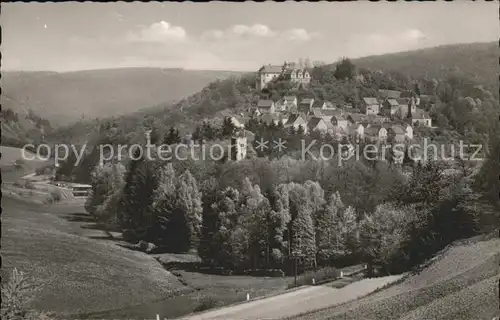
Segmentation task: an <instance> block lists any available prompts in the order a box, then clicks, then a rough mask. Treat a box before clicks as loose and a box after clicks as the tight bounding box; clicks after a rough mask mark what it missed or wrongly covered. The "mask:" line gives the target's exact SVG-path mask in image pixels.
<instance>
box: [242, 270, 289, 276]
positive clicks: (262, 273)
mask: <svg viewBox="0 0 500 320" xmlns="http://www.w3.org/2000/svg"><path fill="white" fill-rule="evenodd" d="M244 273H245V274H246V275H249V276H253V277H284V276H285V273H284V272H283V270H281V269H248V270H245V272H244Z"/></svg>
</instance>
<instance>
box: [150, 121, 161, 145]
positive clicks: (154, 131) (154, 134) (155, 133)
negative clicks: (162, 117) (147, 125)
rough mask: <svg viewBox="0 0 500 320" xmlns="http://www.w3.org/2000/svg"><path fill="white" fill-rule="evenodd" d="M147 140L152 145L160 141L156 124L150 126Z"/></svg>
mask: <svg viewBox="0 0 500 320" xmlns="http://www.w3.org/2000/svg"><path fill="white" fill-rule="evenodd" d="M149 141H150V142H151V144H152V145H156V144H157V143H158V142H159V141H160V133H159V132H158V129H157V128H156V126H152V128H151V131H150V133H149Z"/></svg>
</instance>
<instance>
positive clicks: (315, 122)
mask: <svg viewBox="0 0 500 320" xmlns="http://www.w3.org/2000/svg"><path fill="white" fill-rule="evenodd" d="M307 129H308V132H314V131H317V132H320V133H325V132H327V131H328V125H327V124H326V122H325V121H324V120H323V118H318V117H312V118H311V119H310V120H309V121H308V122H307Z"/></svg>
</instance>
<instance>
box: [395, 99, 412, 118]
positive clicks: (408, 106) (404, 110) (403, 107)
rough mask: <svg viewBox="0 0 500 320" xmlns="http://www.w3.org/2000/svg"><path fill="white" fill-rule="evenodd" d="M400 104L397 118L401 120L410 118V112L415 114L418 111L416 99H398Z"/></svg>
mask: <svg viewBox="0 0 500 320" xmlns="http://www.w3.org/2000/svg"><path fill="white" fill-rule="evenodd" d="M397 102H398V104H399V111H397V112H396V114H395V115H396V116H397V117H399V118H400V119H406V118H407V117H408V111H409V110H411V113H412V114H413V113H415V111H416V110H417V104H416V100H415V98H414V97H411V98H399V99H397Z"/></svg>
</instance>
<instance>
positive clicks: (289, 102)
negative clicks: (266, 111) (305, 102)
mask: <svg viewBox="0 0 500 320" xmlns="http://www.w3.org/2000/svg"><path fill="white" fill-rule="evenodd" d="M283 101H284V103H285V106H286V110H290V109H291V108H293V107H295V108H296V107H297V97H296V96H284V97H283Z"/></svg>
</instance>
